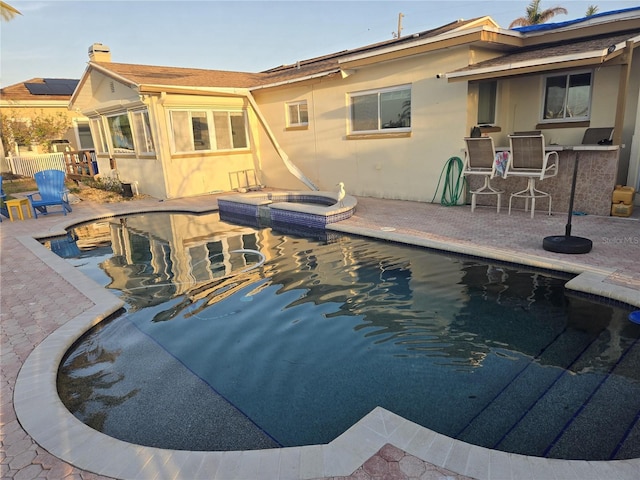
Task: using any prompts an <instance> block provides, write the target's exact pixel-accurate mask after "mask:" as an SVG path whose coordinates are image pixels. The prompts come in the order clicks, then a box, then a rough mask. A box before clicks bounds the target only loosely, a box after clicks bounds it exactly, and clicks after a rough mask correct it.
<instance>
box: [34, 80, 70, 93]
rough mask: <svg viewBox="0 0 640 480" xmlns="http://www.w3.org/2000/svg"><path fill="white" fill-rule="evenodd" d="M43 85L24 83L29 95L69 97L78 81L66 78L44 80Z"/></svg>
mask: <svg viewBox="0 0 640 480" xmlns="http://www.w3.org/2000/svg"><path fill="white" fill-rule="evenodd" d="M43 81H44V83H25V84H24V86H25V87H27V90H29V93H31V95H71V94H73V92H74V91H75V89H76V86H77V85H78V82H79V80H71V79H67V78H45V79H43Z"/></svg>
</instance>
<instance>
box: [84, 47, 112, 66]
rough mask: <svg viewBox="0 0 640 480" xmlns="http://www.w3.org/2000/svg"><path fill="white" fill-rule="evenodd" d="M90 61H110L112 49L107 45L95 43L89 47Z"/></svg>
mask: <svg viewBox="0 0 640 480" xmlns="http://www.w3.org/2000/svg"><path fill="white" fill-rule="evenodd" d="M89 61H91V62H110V61H111V50H109V47H107V46H106V45H103V44H101V43H94V44H93V45H91V46H90V47H89Z"/></svg>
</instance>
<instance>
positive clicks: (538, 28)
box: [511, 7, 640, 33]
mask: <svg viewBox="0 0 640 480" xmlns="http://www.w3.org/2000/svg"><path fill="white" fill-rule="evenodd" d="M635 10H640V7H630V8H624V9H622V10H612V11H610V12H602V13H596V14H594V15H591V16H589V17H583V18H576V19H575V20H567V21H566V22H558V23H541V24H538V25H528V26H526V27H516V28H512V29H511V30H515V31H516V32H521V33H529V32H543V31H545V30H554V29H556V28H562V27H567V26H569V25H575V24H577V23H581V22H586V21H588V20H592V19H594V18H598V17H607V16H609V15H616V14H618V13H625V12H632V11H635Z"/></svg>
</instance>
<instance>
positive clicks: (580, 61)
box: [447, 29, 640, 81]
mask: <svg viewBox="0 0 640 480" xmlns="http://www.w3.org/2000/svg"><path fill="white" fill-rule="evenodd" d="M628 40H632V41H634V43H635V42H638V41H640V29H638V30H634V31H629V32H624V33H616V34H611V35H602V36H600V37H596V38H589V39H587V40H578V41H574V42H567V41H562V42H557V43H552V44H548V45H543V46H536V47H532V48H524V49H521V50H518V51H516V52H514V53H510V54H506V55H503V56H500V57H496V58H493V59H489V60H485V61H482V62H478V63H476V64H473V65H469V66H467V67H464V68H460V69H458V70H455V71H453V72H449V73H448V74H447V78H448V79H449V80H450V81H456V80H464V81H469V80H474V79H480V78H488V77H491V78H497V77H501V76H512V75H518V74H522V73H531V72H535V71H541V70H553V69H559V68H568V67H569V66H572V67H577V66H580V65H582V66H587V65H593V64H599V63H602V62H604V61H608V60H611V59H613V58H615V57H617V56H618V55H620V54H621V53H622V46H624V44H625V43H626V42H627V41H628ZM614 47H615V49H614Z"/></svg>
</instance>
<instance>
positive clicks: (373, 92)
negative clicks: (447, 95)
mask: <svg viewBox="0 0 640 480" xmlns="http://www.w3.org/2000/svg"><path fill="white" fill-rule="evenodd" d="M402 91H409V126H398V127H385V126H384V125H382V124H381V123H382V119H381V114H380V110H381V101H380V100H381V96H382V95H384V94H387V93H394V92H402ZM372 95H375V96H377V127H376V128H371V129H362V130H355V129H354V123H355V122H354V118H353V113H354V112H353V109H354V103H353V100H354V99H355V98H358V97H365V96H372ZM411 101H412V86H411V84H408V85H398V86H394V87H389V88H379V89H375V90H366V91H362V92H353V93H349V94H348V96H347V105H348V112H349V113H348V115H349V132H350V133H351V134H355V135H359V134H368V133H403V132H411Z"/></svg>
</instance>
